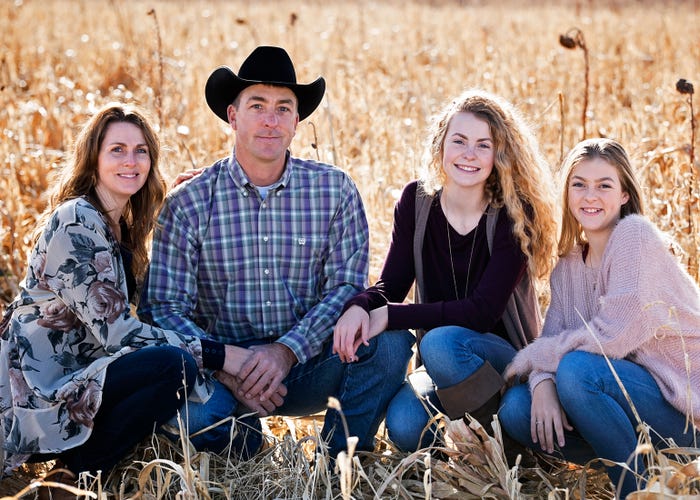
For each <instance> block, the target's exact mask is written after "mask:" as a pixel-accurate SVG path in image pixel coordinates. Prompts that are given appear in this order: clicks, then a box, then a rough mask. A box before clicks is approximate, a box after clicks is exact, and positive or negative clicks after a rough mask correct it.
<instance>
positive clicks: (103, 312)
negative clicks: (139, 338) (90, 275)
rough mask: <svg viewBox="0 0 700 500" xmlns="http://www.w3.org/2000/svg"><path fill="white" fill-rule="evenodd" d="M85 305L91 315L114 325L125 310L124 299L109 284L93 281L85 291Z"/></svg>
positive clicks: (118, 291) (119, 292) (120, 293)
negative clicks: (91, 312)
mask: <svg viewBox="0 0 700 500" xmlns="http://www.w3.org/2000/svg"><path fill="white" fill-rule="evenodd" d="M86 300H87V304H88V307H89V308H90V310H91V311H93V313H94V314H95V315H96V316H98V317H100V318H104V319H105V320H106V321H107V323H114V322H115V321H116V320H117V318H118V317H119V315H120V314H122V313H123V312H124V310H125V309H126V308H127V304H126V298H125V297H124V295H123V294H122V292H121V291H120V290H119V289H117V288H115V287H114V285H112V284H111V283H106V282H104V281H93V282H92V284H91V285H90V287H89V288H88V291H87V297H86Z"/></svg>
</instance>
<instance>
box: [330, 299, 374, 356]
mask: <svg viewBox="0 0 700 500" xmlns="http://www.w3.org/2000/svg"><path fill="white" fill-rule="evenodd" d="M369 325H370V316H369V314H367V311H365V310H364V309H362V308H361V307H360V306H351V307H350V308H349V309H348V310H347V311H345V312H344V313H343V315H342V316H341V317H340V318H339V319H338V322H337V323H336V324H335V328H333V353H335V354H337V355H338V357H339V358H340V360H341V361H342V362H343V363H351V362H353V361H357V356H356V355H355V353H356V352H357V348H358V347H360V344H361V343H362V342H363V338H364V337H365V336H366V335H367V332H368V331H369Z"/></svg>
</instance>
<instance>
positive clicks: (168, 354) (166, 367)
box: [143, 345, 199, 394]
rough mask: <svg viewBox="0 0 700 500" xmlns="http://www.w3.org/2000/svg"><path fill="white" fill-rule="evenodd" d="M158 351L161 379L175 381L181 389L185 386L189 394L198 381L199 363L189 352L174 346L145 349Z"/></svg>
mask: <svg viewBox="0 0 700 500" xmlns="http://www.w3.org/2000/svg"><path fill="white" fill-rule="evenodd" d="M150 348H152V349H154V350H155V349H157V351H154V352H157V353H158V358H156V359H158V360H159V362H160V364H161V366H162V372H161V377H162V378H163V379H166V380H173V381H174V382H175V383H176V385H178V386H179V387H180V386H182V384H183V380H184V386H185V388H186V390H187V393H188V394H189V393H190V392H191V391H192V388H193V387H194V384H195V381H196V380H197V374H198V373H199V368H198V367H197V362H196V361H195V360H194V358H193V357H192V355H191V354H190V353H188V352H187V351H184V350H182V349H180V348H179V347H175V346H172V345H159V346H152V347H144V348H143V349H150Z"/></svg>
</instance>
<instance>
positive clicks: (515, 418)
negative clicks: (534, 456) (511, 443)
mask: <svg viewBox="0 0 700 500" xmlns="http://www.w3.org/2000/svg"><path fill="white" fill-rule="evenodd" d="M531 407H532V398H531V397H530V388H529V387H528V385H527V384H518V385H516V386H513V387H511V388H510V389H508V390H507V391H506V393H505V394H504V395H503V398H502V399H501V406H500V408H499V409H498V421H499V422H500V423H501V427H502V429H503V430H504V431H505V432H506V433H507V434H508V435H509V436H510V437H512V438H513V439H515V440H516V441H518V442H519V443H520V444H523V445H526V446H531V445H532V437H531V435H530V412H531Z"/></svg>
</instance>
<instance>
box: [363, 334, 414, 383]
mask: <svg viewBox="0 0 700 500" xmlns="http://www.w3.org/2000/svg"><path fill="white" fill-rule="evenodd" d="M373 340H374V341H375V342H376V343H375V345H374V353H373V355H372V358H373V359H374V360H375V362H376V364H377V365H378V366H380V367H381V369H382V370H383V371H384V373H385V376H386V377H387V379H396V378H397V377H398V379H399V380H403V379H404V377H405V376H406V368H407V367H408V361H409V360H410V359H411V356H412V355H413V349H412V348H413V344H414V343H415V340H416V339H415V337H414V336H413V334H412V333H411V332H409V331H408V330H388V331H385V332H382V333H381V334H380V335H377V336H376V337H375V338H374V339H373Z"/></svg>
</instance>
